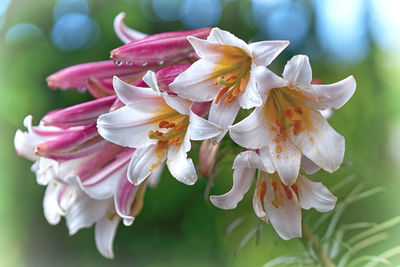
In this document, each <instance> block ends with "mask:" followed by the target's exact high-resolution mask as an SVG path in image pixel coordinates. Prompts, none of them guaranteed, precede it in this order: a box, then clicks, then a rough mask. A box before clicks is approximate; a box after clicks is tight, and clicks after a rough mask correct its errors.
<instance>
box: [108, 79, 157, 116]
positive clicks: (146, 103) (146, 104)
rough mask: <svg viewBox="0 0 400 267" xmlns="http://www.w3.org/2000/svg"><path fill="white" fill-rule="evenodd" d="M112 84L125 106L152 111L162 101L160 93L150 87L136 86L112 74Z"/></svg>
mask: <svg viewBox="0 0 400 267" xmlns="http://www.w3.org/2000/svg"><path fill="white" fill-rule="evenodd" d="M113 86H114V89H115V93H116V94H117V96H118V98H119V99H120V100H121V101H122V102H123V103H124V104H125V105H127V106H132V108H134V109H137V110H140V111H142V112H143V109H145V110H146V111H148V112H152V111H154V110H155V109H157V108H158V106H160V105H162V104H163V103H164V100H163V99H162V98H161V97H160V95H159V94H158V93H157V92H156V91H154V90H152V89H151V88H143V87H137V86H134V85H131V84H128V83H125V82H123V81H121V80H120V79H119V78H118V77H117V76H114V79H113Z"/></svg>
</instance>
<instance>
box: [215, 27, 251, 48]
mask: <svg viewBox="0 0 400 267" xmlns="http://www.w3.org/2000/svg"><path fill="white" fill-rule="evenodd" d="M207 41H209V42H210V43H215V44H223V45H230V46H235V47H239V48H241V49H243V50H244V51H246V52H247V54H248V55H251V50H250V48H249V45H248V44H246V42H244V41H243V40H241V39H239V38H237V37H236V36H235V35H233V34H232V33H230V32H228V31H223V30H221V29H219V28H213V29H212V30H211V32H210V35H209V36H208V38H207Z"/></svg>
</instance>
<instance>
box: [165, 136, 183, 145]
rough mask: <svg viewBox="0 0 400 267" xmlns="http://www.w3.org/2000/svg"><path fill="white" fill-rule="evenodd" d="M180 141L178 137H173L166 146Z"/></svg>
mask: <svg viewBox="0 0 400 267" xmlns="http://www.w3.org/2000/svg"><path fill="white" fill-rule="evenodd" d="M179 140H180V138H179V137H174V138H172V139H171V140H169V141H168V145H171V144H174V143H176V142H178V141H179Z"/></svg>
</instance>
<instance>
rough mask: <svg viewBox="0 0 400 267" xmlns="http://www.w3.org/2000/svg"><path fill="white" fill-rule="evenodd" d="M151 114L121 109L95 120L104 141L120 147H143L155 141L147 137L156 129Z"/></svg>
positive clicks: (155, 122)
mask: <svg viewBox="0 0 400 267" xmlns="http://www.w3.org/2000/svg"><path fill="white" fill-rule="evenodd" d="M155 116H156V115H155V114H154V113H153V112H141V111H140V110H137V109H133V108H130V107H127V106H125V107H122V108H120V109H117V110H115V111H113V112H110V113H107V114H103V115H101V116H100V117H99V118H98V120H97V128H98V131H99V134H100V135H101V136H102V137H103V138H104V139H106V140H108V141H110V142H113V143H115V144H118V145H121V146H129V147H136V148H138V147H143V146H148V145H150V144H153V143H154V142H155V141H154V140H153V139H150V138H149V137H148V133H149V131H150V130H154V128H156V127H157V123H158V121H155V119H154V117H155Z"/></svg>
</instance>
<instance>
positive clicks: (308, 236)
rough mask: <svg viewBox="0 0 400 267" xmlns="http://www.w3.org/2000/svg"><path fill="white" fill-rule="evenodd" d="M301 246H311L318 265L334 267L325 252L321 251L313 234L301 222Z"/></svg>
mask: <svg viewBox="0 0 400 267" xmlns="http://www.w3.org/2000/svg"><path fill="white" fill-rule="evenodd" d="M302 228H303V238H302V240H303V244H304V246H305V247H306V248H308V245H309V244H311V247H312V249H313V250H314V252H315V255H316V256H317V258H318V261H319V263H320V264H321V265H322V266H324V267H335V266H336V264H334V263H333V261H332V260H331V259H330V258H329V257H328V255H326V253H325V251H324V250H323V249H322V246H321V244H320V242H319V240H318V238H317V237H316V236H315V235H314V233H313V232H312V231H311V230H310V228H308V226H307V224H306V223H305V222H304V221H303V223H302Z"/></svg>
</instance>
